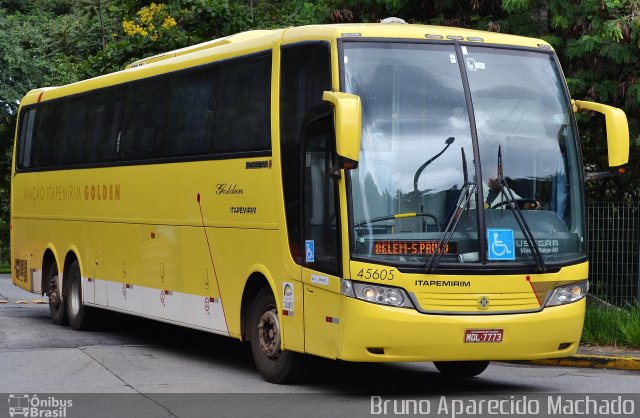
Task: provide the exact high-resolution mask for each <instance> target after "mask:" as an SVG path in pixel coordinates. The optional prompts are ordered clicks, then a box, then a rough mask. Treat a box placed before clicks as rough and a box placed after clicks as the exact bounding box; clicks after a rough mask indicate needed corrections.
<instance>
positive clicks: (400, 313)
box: [339, 297, 586, 362]
mask: <svg viewBox="0 0 640 418" xmlns="http://www.w3.org/2000/svg"><path fill="white" fill-rule="evenodd" d="M343 303H344V304H343V308H344V309H343V315H342V326H343V330H342V331H343V333H342V343H341V350H340V355H339V357H340V358H341V359H343V360H348V361H367V362H390V361H454V360H534V359H544V358H555V357H566V356H571V355H573V354H575V353H576V351H577V349H578V345H579V343H580V336H581V334H582V325H583V321H584V312H585V304H586V301H585V299H582V300H581V301H579V302H575V303H571V304H568V305H564V306H556V307H552V308H545V309H543V310H542V311H540V312H535V313H522V314H503V315H430V314H422V313H420V312H418V311H415V310H413V309H402V308H392V307H386V306H381V305H376V304H372V303H368V302H364V301H360V300H357V299H353V298H348V297H344V298H343ZM468 329H502V330H503V340H502V342H499V343H465V342H464V340H465V331H466V330H468ZM561 344H562V345H563V346H562V348H560V346H561Z"/></svg>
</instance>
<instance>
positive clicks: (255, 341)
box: [250, 287, 301, 384]
mask: <svg viewBox="0 0 640 418" xmlns="http://www.w3.org/2000/svg"><path fill="white" fill-rule="evenodd" d="M250 326H251V330H250V341H251V353H252V354H253V361H254V362H255V364H256V368H257V369H258V371H259V372H260V374H261V375H262V377H263V378H264V379H265V380H266V381H267V382H271V383H279V384H282V383H289V382H291V381H293V380H294V379H295V378H296V377H297V376H298V374H299V372H300V368H299V366H300V361H301V358H300V354H298V353H294V352H292V351H286V350H282V334H281V332H280V320H279V318H278V310H277V307H276V302H275V299H274V298H273V295H272V294H271V291H270V290H269V289H268V288H266V287H264V288H262V289H261V290H260V292H258V295H257V296H256V299H255V301H254V304H253V309H252V311H251V323H250Z"/></svg>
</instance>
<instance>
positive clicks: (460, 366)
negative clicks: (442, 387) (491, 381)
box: [433, 361, 490, 378]
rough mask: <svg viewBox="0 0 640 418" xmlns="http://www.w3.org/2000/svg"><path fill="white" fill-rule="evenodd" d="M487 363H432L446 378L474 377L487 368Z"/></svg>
mask: <svg viewBox="0 0 640 418" xmlns="http://www.w3.org/2000/svg"><path fill="white" fill-rule="evenodd" d="M489 363H490V362H489V361H434V362H433V364H435V366H436V369H438V371H439V372H440V373H442V374H443V375H445V376H448V377H462V378H465V377H474V376H477V375H479V374H480V373H482V372H483V371H485V370H486V369H487V367H489Z"/></svg>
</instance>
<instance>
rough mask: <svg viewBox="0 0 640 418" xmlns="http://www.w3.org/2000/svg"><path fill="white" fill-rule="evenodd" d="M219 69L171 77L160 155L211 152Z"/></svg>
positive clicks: (170, 155)
mask: <svg viewBox="0 0 640 418" xmlns="http://www.w3.org/2000/svg"><path fill="white" fill-rule="evenodd" d="M218 72H219V68H218V67H214V68H207V69H205V70H198V71H189V72H187V73H182V74H180V75H178V76H176V77H174V78H173V79H172V80H171V83H170V87H169V104H168V111H167V126H166V127H165V131H164V155H165V156H169V157H176V156H184V155H203V154H208V153H210V152H211V128H212V124H213V110H214V104H215V92H216V84H217V81H218Z"/></svg>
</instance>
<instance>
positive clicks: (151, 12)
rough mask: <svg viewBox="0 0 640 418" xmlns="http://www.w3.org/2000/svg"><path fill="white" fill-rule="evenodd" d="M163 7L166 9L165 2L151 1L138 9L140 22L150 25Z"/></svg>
mask: <svg viewBox="0 0 640 418" xmlns="http://www.w3.org/2000/svg"><path fill="white" fill-rule="evenodd" d="M162 9H164V4H162V3H160V4H156V3H151V4H150V5H148V6H145V7H143V8H142V9H140V10H139V11H138V17H139V18H140V22H142V23H143V24H145V25H148V24H149V23H151V21H152V20H153V18H154V17H156V15H157V14H158V13H160V11H161V10H162Z"/></svg>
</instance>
